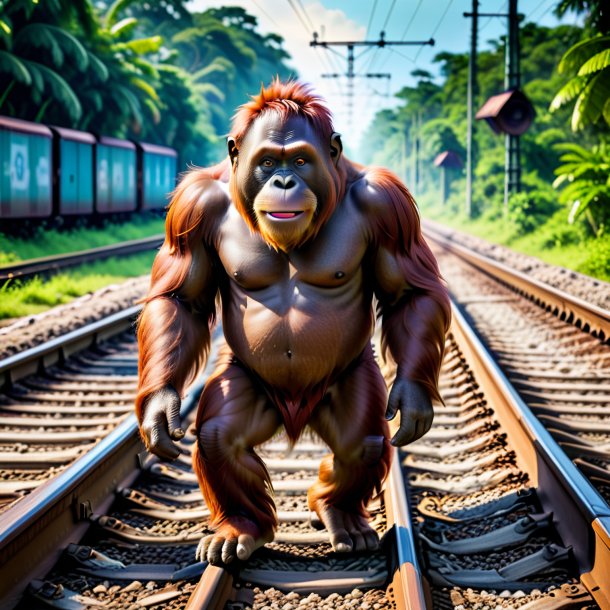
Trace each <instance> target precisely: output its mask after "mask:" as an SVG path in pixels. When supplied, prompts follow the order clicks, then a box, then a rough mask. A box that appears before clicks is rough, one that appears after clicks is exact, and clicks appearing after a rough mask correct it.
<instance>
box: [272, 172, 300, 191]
mask: <svg viewBox="0 0 610 610" xmlns="http://www.w3.org/2000/svg"><path fill="white" fill-rule="evenodd" d="M273 186H276V187H277V188H280V189H286V190H288V189H291V188H292V187H293V186H296V182H295V181H294V179H293V177H292V175H291V174H288V175H283V174H279V175H277V176H275V177H274V178H273Z"/></svg>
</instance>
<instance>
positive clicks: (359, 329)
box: [223, 290, 373, 391]
mask: <svg viewBox="0 0 610 610" xmlns="http://www.w3.org/2000/svg"><path fill="white" fill-rule="evenodd" d="M305 292H306V293H307V294H301V295H296V297H295V298H294V299H293V300H292V302H291V303H290V304H289V305H288V306H286V302H285V300H282V299H278V298H274V295H273V294H272V295H268V296H269V297H270V298H260V297H259V300H257V298H255V297H256V296H257V295H252V294H251V295H247V296H246V295H243V294H242V295H240V296H241V298H232V299H231V303H223V330H224V333H225V337H226V339H227V342H228V344H229V346H230V347H231V349H232V350H233V352H234V353H235V355H236V356H237V358H238V359H239V360H240V361H241V362H242V363H243V364H245V365H246V366H248V367H249V368H251V369H252V370H254V371H255V372H256V373H257V374H258V375H259V376H260V377H261V378H262V379H263V380H264V381H265V382H267V383H268V384H270V385H272V386H275V387H277V388H285V389H289V390H291V391H294V390H297V389H298V388H306V387H309V386H312V385H315V384H316V383H318V382H320V381H322V380H324V379H327V378H328V377H329V376H332V375H333V374H336V373H338V372H340V371H342V370H343V369H345V368H346V367H347V366H348V365H349V364H350V363H351V362H352V361H353V360H354V359H355V358H357V357H358V356H359V355H360V353H361V352H362V350H363V349H364V347H365V346H366V344H367V343H368V341H369V340H370V337H371V333H372V328H373V313H372V309H371V307H370V305H369V306H368V307H367V306H365V305H364V304H363V303H362V301H361V299H358V298H356V299H354V298H352V297H351V296H349V295H348V296H347V298H346V297H345V296H344V295H343V294H342V293H341V291H337V290H334V291H330V290H329V291H324V290H322V291H318V292H315V291H314V293H315V295H316V297H317V298H313V296H314V294H310V292H311V291H309V292H308V291H305ZM233 296H234V297H235V296H237V295H233Z"/></svg>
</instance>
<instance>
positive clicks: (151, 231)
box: [0, 215, 165, 264]
mask: <svg viewBox="0 0 610 610" xmlns="http://www.w3.org/2000/svg"><path fill="white" fill-rule="evenodd" d="M164 228H165V220H164V219H163V218H159V217H158V216H153V215H142V216H133V217H132V218H131V220H129V221H128V222H123V223H112V222H105V223H104V224H103V225H102V226H101V227H86V226H80V227H74V228H72V229H69V230H65V229H64V230H62V229H56V228H44V227H41V228H39V229H38V230H37V231H36V232H35V233H33V234H32V235H27V236H25V237H14V236H9V235H6V234H3V233H0V264H8V263H11V262H15V261H20V260H28V259H31V258H39V257H41V256H51V255H52V254H63V253H64V252H77V251H79V250H89V249H91V248H97V247H99V246H109V245H111V244H115V243H119V242H123V241H129V240H132V239H140V238H142V237H150V236H151V235H159V234H162V233H163V232H164Z"/></svg>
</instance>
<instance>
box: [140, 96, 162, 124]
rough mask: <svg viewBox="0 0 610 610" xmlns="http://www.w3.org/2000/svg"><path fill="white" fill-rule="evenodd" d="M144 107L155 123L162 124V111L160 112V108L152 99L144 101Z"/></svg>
mask: <svg viewBox="0 0 610 610" xmlns="http://www.w3.org/2000/svg"><path fill="white" fill-rule="evenodd" d="M144 105H145V106H146V107H147V108H148V110H149V111H150V114H151V116H152V119H153V123H154V124H155V125H158V124H159V123H160V122H161V111H160V110H159V107H158V106H157V105H156V104H155V103H154V102H153V101H152V100H151V99H146V100H144Z"/></svg>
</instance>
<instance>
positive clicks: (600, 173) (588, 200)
mask: <svg viewBox="0 0 610 610" xmlns="http://www.w3.org/2000/svg"><path fill="white" fill-rule="evenodd" d="M557 147H558V148H559V149H560V150H562V151H563V154H562V156H561V161H562V165H560V166H559V167H558V168H557V169H556V170H555V173H556V174H557V179H556V180H555V182H554V184H553V186H555V188H561V189H562V190H561V193H560V195H559V197H560V200H561V201H562V202H563V203H567V204H568V205H569V206H570V214H569V217H568V221H569V222H570V224H572V223H573V222H574V221H575V220H576V219H577V218H578V217H579V216H581V215H583V214H584V216H585V217H586V219H587V221H588V222H589V225H590V226H591V229H592V230H593V232H594V234H595V235H597V236H599V235H601V234H602V232H603V230H604V228H605V226H606V225H607V222H608V219H609V217H610V150H609V149H608V147H607V146H606V144H604V143H602V144H599V145H598V146H594V147H593V149H592V150H588V149H586V148H584V147H582V146H580V145H578V144H573V143H566V144H559V145H558V146H557Z"/></svg>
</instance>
